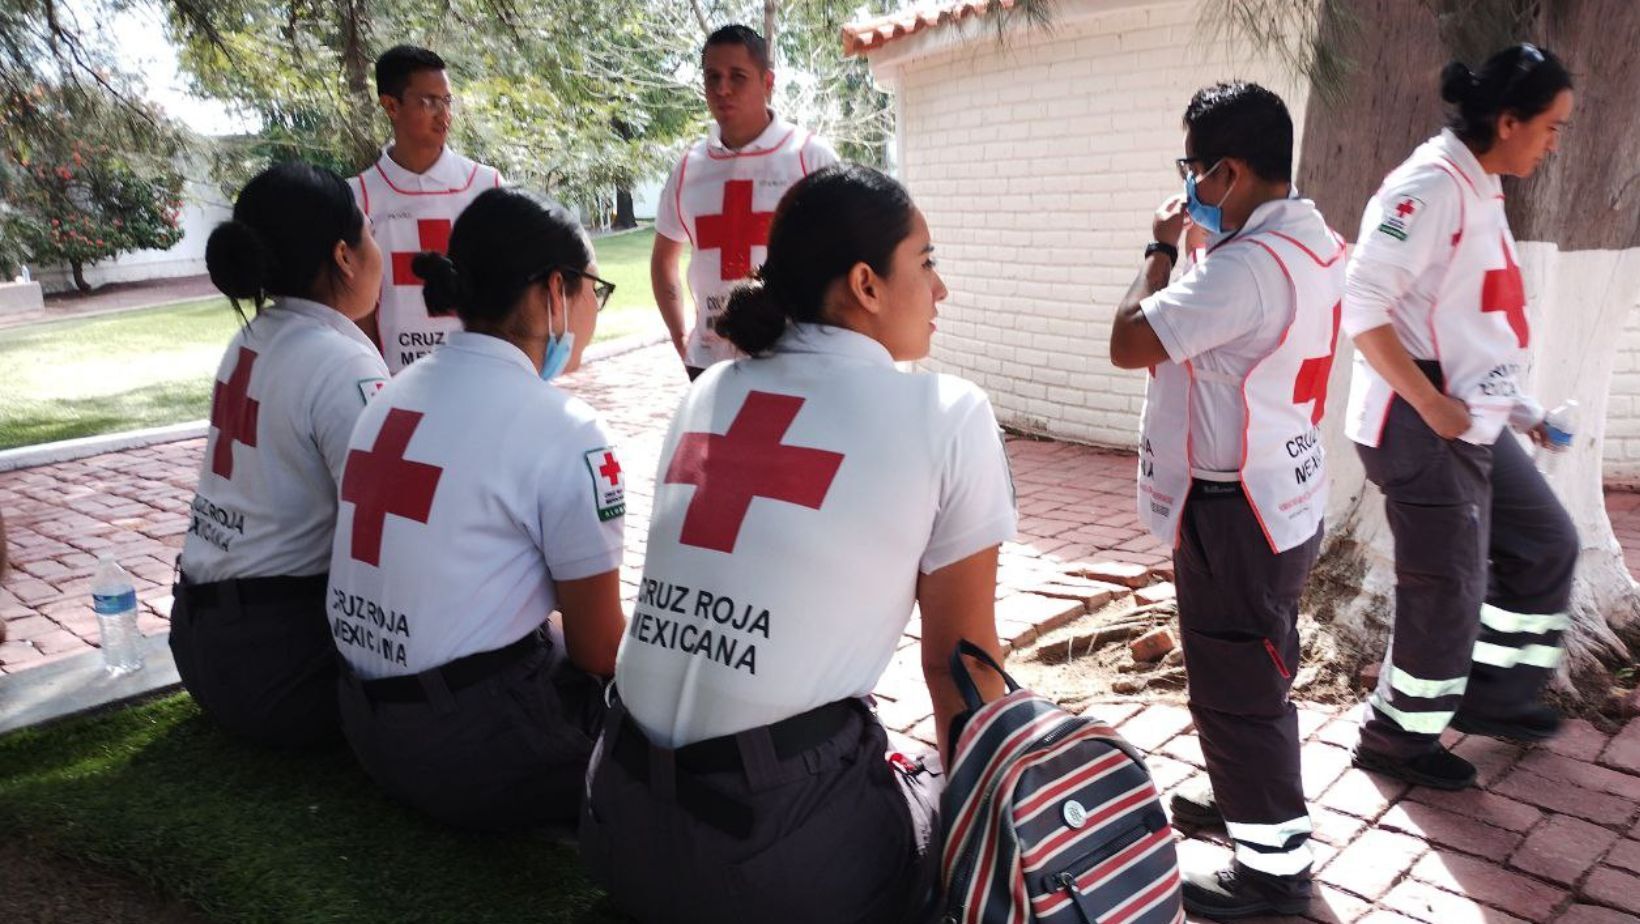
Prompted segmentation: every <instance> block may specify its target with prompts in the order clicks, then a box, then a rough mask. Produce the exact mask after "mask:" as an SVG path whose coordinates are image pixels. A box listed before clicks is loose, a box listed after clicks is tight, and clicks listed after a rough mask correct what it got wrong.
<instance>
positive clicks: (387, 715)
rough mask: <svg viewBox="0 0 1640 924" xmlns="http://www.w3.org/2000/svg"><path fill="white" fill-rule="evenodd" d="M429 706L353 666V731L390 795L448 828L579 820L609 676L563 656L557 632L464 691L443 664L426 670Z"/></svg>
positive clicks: (349, 711)
mask: <svg viewBox="0 0 1640 924" xmlns="http://www.w3.org/2000/svg"><path fill="white" fill-rule="evenodd" d="M414 680H415V681H416V682H418V683H419V684H420V685H421V686H422V688H423V689H424V690H425V698H424V699H423V700H422V701H420V702H381V701H377V700H375V699H373V698H372V697H371V695H370V693H369V692H368V687H369V685H368V684H367V683H364V682H361V681H360V680H359V678H358V676H357V675H355V674H354V673H353V672H352V671H351V670H348V669H346V668H345V666H344V669H343V671H342V677H341V681H340V683H339V684H338V689H339V698H340V703H341V715H342V731H343V732H344V733H345V735H346V736H347V741H348V743H349V744H350V745H351V746H352V748H353V753H354V754H355V755H356V756H357V757H358V759H359V763H360V764H362V765H363V766H364V769H365V772H366V773H368V774H369V775H370V777H371V779H373V780H375V782H376V784H377V785H379V786H381V787H382V789H384V790H386V791H387V793H388V795H390V796H392V797H394V798H395V799H398V800H399V801H401V802H404V803H407V804H408V805H410V806H411V807H413V808H416V809H418V810H420V811H422V812H424V813H426V814H428V815H430V816H432V817H433V818H436V819H438V820H439V821H442V822H444V823H446V824H450V825H454V826H457V827H462V828H471V829H476V830H484V831H508V830H521V829H527V828H532V827H539V826H541V825H544V824H548V823H553V822H558V823H562V822H573V821H574V819H575V818H576V817H577V816H578V815H579V812H580V799H581V789H582V781H583V780H584V779H585V776H586V768H587V761H588V760H589V759H590V758H591V756H592V747H593V742H594V741H595V740H596V738H597V736H598V733H599V731H600V730H601V729H602V724H603V716H604V704H603V697H602V684H601V683H600V682H599V681H598V680H597V678H595V677H592V676H590V675H588V674H586V673H584V672H582V671H580V670H579V669H577V668H575V667H574V666H573V665H571V664H570V663H569V662H568V660H567V659H565V660H562V661H558V662H555V661H554V659H553V657H552V647H551V644H550V643H549V642H547V641H546V640H545V639H541V644H540V645H539V647H537V648H536V649H535V650H534V651H532V652H530V653H529V654H527V655H526V656H524V657H523V658H521V659H520V660H518V661H516V662H515V663H513V664H510V665H508V666H506V667H504V668H502V669H499V670H497V671H495V672H494V673H493V674H491V675H489V676H487V677H485V678H483V679H482V680H479V681H477V682H475V683H472V684H471V685H469V686H466V687H463V688H462V689H459V690H455V691H452V690H450V689H449V688H448V685H447V684H446V683H445V682H444V680H443V679H442V676H441V675H440V673H439V672H438V670H437V669H434V670H430V671H425V672H423V673H421V674H418V675H415V677H414Z"/></svg>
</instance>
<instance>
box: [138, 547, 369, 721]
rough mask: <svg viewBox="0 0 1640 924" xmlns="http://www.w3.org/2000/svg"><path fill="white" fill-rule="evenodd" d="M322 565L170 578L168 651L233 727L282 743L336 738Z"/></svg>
mask: <svg viewBox="0 0 1640 924" xmlns="http://www.w3.org/2000/svg"><path fill="white" fill-rule="evenodd" d="M325 579H326V575H323V574H319V575H312V576H309V577H299V578H292V577H278V578H251V579H248V580H243V581H218V582H216V583H213V584H193V583H190V582H189V581H187V580H186V579H185V578H179V579H178V581H177V583H176V584H174V585H173V586H172V588H171V594H172V603H171V635H170V646H171V656H172V658H173V659H174V660H175V661H176V665H177V674H178V675H179V676H180V677H181V678H182V685H183V687H184V688H186V689H187V691H188V693H189V694H190V695H191V696H193V698H194V700H195V701H196V702H198V703H199V707H200V709H201V710H202V711H203V712H204V713H205V715H206V716H207V717H209V718H210V719H211V720H212V721H213V722H215V723H216V724H217V725H219V726H221V727H222V728H223V729H224V730H225V731H227V732H229V733H230V734H232V735H235V736H236V737H240V738H244V739H247V740H250V741H255V742H257V743H259V744H265V745H270V746H273V747H279V748H293V749H305V748H311V747H322V746H325V745H333V744H337V743H339V742H340V739H341V733H340V729H339V727H338V725H337V717H336V666H337V661H338V658H337V655H336V644H335V642H333V641H331V638H330V620H329V617H328V615H327V614H326V613H325Z"/></svg>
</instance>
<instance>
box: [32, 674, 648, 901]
mask: <svg viewBox="0 0 1640 924" xmlns="http://www.w3.org/2000/svg"><path fill="white" fill-rule="evenodd" d="M0 830H4V831H8V832H15V833H16V834H18V835H21V836H23V837H25V838H27V839H28V840H29V841H31V842H33V843H36V844H39V845H40V846H42V847H44V848H46V849H49V850H51V851H53V852H56V853H59V854H61V855H64V856H68V857H73V858H75V859H80V860H85V861H89V862H93V863H96V864H100V865H104V866H109V867H112V868H115V869H117V870H120V871H123V872H126V873H130V874H132V875H134V876H135V877H137V878H138V879H141V880H143V881H145V882H147V883H149V884H151V885H153V886H154V887H155V888H157V889H158V890H159V891H160V892H162V893H164V894H165V895H167V896H171V897H176V898H183V899H187V900H188V901H190V902H192V903H194V904H196V905H198V906H199V907H200V908H201V909H203V910H204V912H205V913H206V914H207V915H208V916H210V917H211V918H212V919H214V920H221V921H236V922H264V921H266V922H287V921H304V922H315V924H367V922H381V924H400V922H406V921H462V922H490V921H493V922H507V924H512V922H521V921H544V922H582V924H593V922H610V924H614V922H621V921H624V920H625V918H623V917H622V916H620V915H619V914H617V913H616V912H614V911H613V910H612V908H611V907H610V906H609V904H608V903H607V901H606V900H605V899H604V898H603V897H602V894H601V892H600V891H599V890H598V889H597V888H596V887H595V886H594V885H592V884H591V883H590V882H589V881H588V880H587V879H586V877H585V875H584V874H583V873H582V871H581V867H580V864H579V861H578V860H577V858H576V856H575V853H574V850H573V848H571V847H568V846H565V845H563V844H561V843H555V842H553V841H552V840H550V839H548V838H545V837H539V836H531V835H516V836H497V835H485V836H480V835H472V834H464V833H461V832H457V831H454V830H452V829H449V828H445V827H442V826H439V825H436V824H433V823H432V822H428V821H423V820H422V819H421V818H419V817H417V816H415V815H413V814H412V813H410V812H409V811H408V810H406V809H403V808H401V807H399V806H398V805H396V804H394V803H392V802H390V801H388V800H387V799H386V798H385V797H383V796H382V795H381V794H380V793H379V792H378V791H377V790H376V789H375V788H374V786H372V784H371V783H370V781H369V780H368V779H367V778H366V777H365V775H364V774H363V772H362V771H360V770H359V769H358V768H357V766H356V765H355V764H354V762H353V758H352V755H351V754H349V753H348V752H347V751H346V749H345V748H338V749H337V750H335V751H333V752H330V753H327V754H321V755H304V756H285V755H279V754H271V753H269V752H266V751H262V750H259V749H255V748H252V747H250V746H247V745H240V744H237V743H235V742H233V741H232V740H230V739H228V738H227V737H226V736H224V735H222V734H221V733H219V732H217V731H216V730H215V729H214V728H212V727H211V726H210V725H209V724H208V723H207V722H206V721H205V720H204V719H203V717H202V716H201V715H200V713H199V709H198V707H197V706H195V704H194V702H193V700H192V699H191V698H189V697H188V696H186V695H177V696H172V697H169V698H166V699H162V700H158V701H155V702H151V703H147V704H145V705H140V706H136V707H133V708H129V709H124V710H120V711H117V712H113V713H109V714H106V715H102V716H96V717H93V718H89V719H82V720H77V721H73V722H69V723H65V724H62V725H57V726H51V727H47V728H45V729H37V730H28V731H22V732H17V733H15V734H12V735H9V736H6V737H4V738H0ZM67 897H68V898H72V896H67Z"/></svg>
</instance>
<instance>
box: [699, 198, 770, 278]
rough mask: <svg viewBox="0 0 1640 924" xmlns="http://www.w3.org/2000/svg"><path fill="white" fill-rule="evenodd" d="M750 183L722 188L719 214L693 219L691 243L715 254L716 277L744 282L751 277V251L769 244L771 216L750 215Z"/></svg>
mask: <svg viewBox="0 0 1640 924" xmlns="http://www.w3.org/2000/svg"><path fill="white" fill-rule="evenodd" d="M755 191H756V186H755V185H754V184H753V183H752V181H751V180H729V181H728V182H726V183H724V184H723V212H722V214H719V215H702V216H700V217H699V218H697V219H695V242H696V244H697V245H698V246H699V247H700V249H701V250H716V251H718V277H719V278H720V279H724V280H731V279H745V278H746V277H747V276H750V275H751V274H752V248H753V247H766V246H768V243H769V222H770V221H771V220H773V218H774V213H773V212H754V211H752V194H753V192H755Z"/></svg>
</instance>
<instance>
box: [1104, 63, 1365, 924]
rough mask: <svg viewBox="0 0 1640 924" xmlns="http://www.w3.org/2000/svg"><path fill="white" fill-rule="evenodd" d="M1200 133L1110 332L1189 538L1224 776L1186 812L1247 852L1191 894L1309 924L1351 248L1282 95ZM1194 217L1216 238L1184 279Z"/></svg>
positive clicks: (1266, 95) (1177, 802) (1146, 449)
mask: <svg viewBox="0 0 1640 924" xmlns="http://www.w3.org/2000/svg"><path fill="white" fill-rule="evenodd" d="M1184 127H1185V137H1184V149H1185V156H1184V157H1181V158H1179V160H1178V167H1179V174H1180V178H1181V179H1182V180H1183V181H1184V184H1185V191H1184V195H1183V196H1175V197H1173V198H1171V199H1169V200H1168V201H1167V202H1165V203H1163V205H1162V207H1161V208H1160V209H1159V210H1158V211H1157V213H1156V216H1155V219H1154V222H1153V224H1152V229H1151V230H1152V232H1153V234H1154V239H1153V241H1152V243H1151V244H1150V245H1149V246H1147V247H1146V248H1145V265H1144V269H1143V270H1142V271H1141V272H1140V274H1139V278H1138V279H1137V280H1136V281H1135V282H1134V284H1133V287H1132V288H1131V289H1130V290H1129V291H1128V294H1127V296H1126V297H1125V298H1123V300H1122V303H1121V305H1120V306H1119V307H1118V308H1117V310H1116V317H1115V320H1114V322H1113V324H1112V327H1111V337H1110V355H1111V361H1112V362H1113V363H1115V364H1116V365H1117V366H1119V367H1121V368H1124V369H1143V368H1146V367H1150V369H1151V376H1150V380H1149V389H1148V392H1147V394H1146V399H1145V412H1144V421H1143V425H1142V433H1141V435H1140V456H1139V498H1138V499H1139V513H1140V516H1141V518H1143V519H1144V520H1145V521H1146V522H1147V524H1148V525H1149V527H1150V529H1151V531H1152V532H1153V533H1154V534H1155V535H1157V536H1158V537H1160V538H1163V539H1165V540H1166V541H1168V542H1169V543H1171V544H1172V545H1173V549H1174V551H1173V565H1174V572H1175V578H1176V583H1177V585H1178V593H1179V597H1178V599H1179V626H1180V629H1181V633H1180V634H1181V642H1182V646H1183V649H1184V656H1185V664H1186V667H1187V670H1188V672H1189V683H1190V711H1191V714H1192V716H1193V717H1194V718H1195V721H1196V729H1197V732H1198V733H1199V735H1200V737H1201V745H1202V753H1203V756H1204V758H1205V762H1206V764H1207V775H1208V780H1209V782H1210V784H1211V787H1210V788H1207V789H1204V790H1202V791H1199V792H1196V793H1183V794H1179V795H1175V796H1174V798H1173V806H1172V807H1173V814H1174V817H1175V819H1176V820H1181V821H1187V822H1190V823H1192V824H1196V825H1219V824H1222V825H1224V826H1225V828H1226V830H1227V832H1228V833H1229V835H1230V838H1231V840H1232V841H1233V842H1234V843H1235V860H1234V863H1233V864H1232V865H1231V866H1230V867H1228V868H1226V869H1222V870H1218V871H1206V870H1198V871H1189V870H1187V871H1186V875H1185V883H1184V901H1185V907H1186V908H1187V909H1188V910H1190V911H1191V912H1192V913H1194V914H1198V915H1201V916H1203V917H1207V918H1212V919H1215V920H1227V919H1232V918H1242V917H1251V916H1255V915H1270V914H1298V913H1301V912H1303V911H1304V910H1305V909H1306V908H1307V907H1308V904H1309V897H1310V887H1311V884H1310V866H1311V857H1310V851H1309V846H1308V841H1309V836H1310V820H1309V816H1308V813H1307V812H1306V810H1305V805H1304V792H1303V786H1302V784H1301V782H1300V778H1299V738H1298V722H1297V713H1296V712H1295V710H1294V709H1293V706H1292V704H1291V702H1289V700H1288V692H1289V690H1290V689H1291V687H1292V678H1293V674H1294V673H1295V672H1296V671H1297V669H1298V658H1299V645H1298V630H1297V620H1298V597H1299V593H1300V591H1301V590H1302V589H1303V586H1304V581H1305V579H1306V578H1307V577H1308V575H1309V571H1310V568H1311V566H1312V565H1314V564H1315V559H1316V554H1317V552H1318V551H1319V549H1320V545H1321V535H1322V522H1321V520H1322V514H1323V512H1324V509H1325V507H1326V502H1327V478H1326V469H1325V464H1324V459H1323V452H1322V445H1321V419H1322V416H1323V414H1324V413H1325V411H1326V403H1327V379H1328V374H1329V372H1330V371H1331V368H1332V358H1333V348H1334V344H1335V342H1336V340H1337V336H1338V322H1339V304H1340V301H1341V299H1342V297H1343V293H1344V259H1343V257H1344V244H1343V239H1342V238H1340V237H1339V236H1338V235H1337V234H1336V233H1334V232H1333V231H1332V230H1331V229H1330V228H1328V227H1327V223H1326V221H1325V220H1324V219H1323V218H1322V217H1321V214H1320V213H1319V212H1318V211H1317V210H1316V208H1315V204H1314V203H1312V202H1309V201H1308V200H1305V199H1299V198H1296V197H1295V196H1294V195H1293V191H1292V150H1293V127H1292V120H1291V118H1290V117H1289V116H1288V114H1287V107H1286V106H1285V105H1284V104H1283V103H1282V101H1281V99H1280V97H1278V96H1276V95H1275V94H1274V93H1271V92H1270V91H1269V90H1266V89H1264V88H1263V87H1260V86H1258V85H1257V84H1251V83H1242V82H1234V83H1223V84H1218V85H1216V86H1212V87H1207V88H1205V89H1203V90H1201V91H1199V92H1197V93H1196V95H1195V96H1194V97H1193V98H1192V99H1191V100H1190V105H1189V107H1187V108H1186V110H1185V115H1184ZM1187 214H1188V216H1189V221H1190V222H1191V223H1193V224H1194V225H1195V227H1196V228H1198V229H1200V231H1202V232H1206V234H1207V239H1206V244H1205V247H1204V248H1202V250H1201V251H1200V252H1199V254H1196V253H1194V252H1193V256H1194V257H1195V259H1194V260H1193V261H1192V262H1193V263H1194V265H1193V266H1192V267H1191V268H1190V269H1189V271H1188V272H1186V273H1185V274H1184V275H1183V276H1182V277H1180V278H1179V279H1178V280H1177V281H1175V282H1173V283H1171V284H1169V281H1168V279H1169V276H1170V275H1171V271H1172V269H1173V264H1174V262H1175V261H1176V260H1177V257H1178V249H1177V245H1178V242H1179V240H1180V237H1181V235H1182V233H1183V232H1184V230H1185V226H1186V215H1187Z"/></svg>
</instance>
